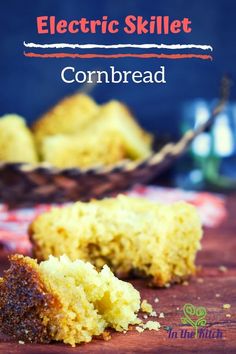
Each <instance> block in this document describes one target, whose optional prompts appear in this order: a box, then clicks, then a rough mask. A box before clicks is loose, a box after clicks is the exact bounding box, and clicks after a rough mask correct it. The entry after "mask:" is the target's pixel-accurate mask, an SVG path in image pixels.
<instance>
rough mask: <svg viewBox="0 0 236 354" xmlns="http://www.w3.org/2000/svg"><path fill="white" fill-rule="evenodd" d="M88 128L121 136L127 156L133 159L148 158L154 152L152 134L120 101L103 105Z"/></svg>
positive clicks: (95, 131) (96, 131)
mask: <svg viewBox="0 0 236 354" xmlns="http://www.w3.org/2000/svg"><path fill="white" fill-rule="evenodd" d="M87 130H88V131H89V130H90V132H91V134H92V132H94V133H99V132H100V131H103V132H106V134H107V135H111V136H118V137H120V139H121V141H122V143H123V146H124V150H125V153H126V157H127V158H130V159H132V160H136V159H143V158H146V157H148V156H149V155H150V154H151V153H152V149H151V144H152V135H151V134H149V133H147V132H146V131H145V130H143V129H142V128H141V127H140V126H139V125H138V123H137V122H136V121H135V119H134V117H133V116H132V115H131V113H130V112H129V110H128V108H127V107H126V106H125V105H124V104H122V103H121V102H119V101H115V100H113V101H110V102H108V103H107V104H104V105H103V106H101V109H100V110H99V112H98V114H97V116H96V119H95V120H94V122H93V124H92V125H91V126H89V127H88V129H87Z"/></svg>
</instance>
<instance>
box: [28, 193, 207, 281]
mask: <svg viewBox="0 0 236 354" xmlns="http://www.w3.org/2000/svg"><path fill="white" fill-rule="evenodd" d="M29 233H30V238H31V241H32V244H33V251H34V254H35V256H36V257H37V258H38V259H40V260H44V259H47V258H48V256H49V255H50V254H52V255H54V256H59V255H61V254H64V253H65V254H66V255H67V256H68V257H69V258H71V259H72V260H75V259H77V258H80V259H83V260H86V261H90V262H91V263H93V264H94V265H95V266H96V267H97V268H98V269H100V268H101V267H102V266H103V265H104V264H108V265H109V266H110V267H111V269H112V270H113V271H114V272H115V273H116V274H117V275H119V276H121V275H122V276H127V275H128V274H129V272H130V271H131V270H136V271H138V272H139V273H140V274H141V275H143V276H145V277H148V278H151V280H152V283H153V285H156V286H165V285H168V284H169V283H172V282H175V281H179V280H181V279H183V278H186V277H188V276H189V275H191V274H192V273H194V271H195V265H194V260H195V255H196V252H197V250H198V249H200V239H201V236H202V229H201V224H200V220H199V217H198V215H197V212H196V209H195V208H194V207H193V206H192V205H189V204H187V203H185V202H177V203H174V204H172V205H163V204H159V203H156V202H152V201H148V200H144V199H139V198H131V197H127V196H123V195H120V196H118V197H117V198H108V199H104V200H101V201H91V202H89V203H82V202H77V203H75V204H73V205H70V206H66V207H63V208H54V209H52V210H51V211H49V212H47V213H44V214H42V215H40V216H39V217H37V218H36V220H35V221H34V222H33V223H32V224H31V226H30V229H29Z"/></svg>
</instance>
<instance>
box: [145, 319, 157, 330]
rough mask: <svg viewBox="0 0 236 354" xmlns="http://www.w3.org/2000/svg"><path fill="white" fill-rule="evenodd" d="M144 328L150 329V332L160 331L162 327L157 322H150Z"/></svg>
mask: <svg viewBox="0 0 236 354" xmlns="http://www.w3.org/2000/svg"><path fill="white" fill-rule="evenodd" d="M143 328H144V329H148V330H149V331H152V330H154V331H159V329H160V328H161V325H160V323H159V322H156V321H148V322H147V323H144V324H143Z"/></svg>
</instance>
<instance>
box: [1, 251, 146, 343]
mask: <svg viewBox="0 0 236 354" xmlns="http://www.w3.org/2000/svg"><path fill="white" fill-rule="evenodd" d="M10 262H11V266H10V268H9V269H8V270H7V271H6V272H5V274H4V277H3V278H0V329H1V331H2V332H3V333H5V334H7V335H9V336H12V337H14V338H15V339H18V340H20V341H23V342H24V341H26V342H50V341H51V340H56V341H63V342H64V343H69V344H71V345H72V346H74V345H75V344H76V343H80V342H89V341H91V339H92V337H93V336H98V335H102V334H103V335H104V336H105V334H106V332H104V331H105V329H106V328H107V327H111V328H114V329H115V330H117V331H124V330H127V329H128V326H129V325H130V324H138V323H140V320H139V319H138V318H137V312H138V311H139V308H140V295H139V292H138V291H137V290H135V289H134V288H133V286H132V285H131V284H129V283H125V282H123V281H121V280H119V279H117V278H116V277H115V276H114V275H113V273H112V272H111V271H110V269H109V268H108V267H107V266H104V267H103V269H102V270H101V272H97V271H96V270H95V268H94V267H93V266H92V265H91V264H90V263H85V262H83V261H80V260H77V261H74V262H72V261H70V260H69V259H68V258H67V257H66V256H62V257H60V258H59V259H58V258H55V257H52V256H51V257H50V258H49V260H47V261H45V262H42V263H40V264H37V262H36V260H34V259H31V258H29V257H23V256H20V255H15V256H12V257H11V258H10Z"/></svg>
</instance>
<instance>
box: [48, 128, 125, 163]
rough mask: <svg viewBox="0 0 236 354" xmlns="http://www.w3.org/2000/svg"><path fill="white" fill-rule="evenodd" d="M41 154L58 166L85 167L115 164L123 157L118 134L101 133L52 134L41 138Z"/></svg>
mask: <svg viewBox="0 0 236 354" xmlns="http://www.w3.org/2000/svg"><path fill="white" fill-rule="evenodd" d="M42 156H43V159H44V160H45V161H47V162H49V163H50V164H52V165H53V166H56V167H59V168H69V167H80V168H86V167H91V166H97V165H112V164H115V163H116V162H118V161H120V160H122V159H123V158H124V149H123V146H122V143H121V141H120V139H119V137H118V136H114V137H111V136H110V135H106V134H103V133H102V134H82V135H81V136H68V135H54V136H50V137H47V138H45V139H44V140H43V143H42Z"/></svg>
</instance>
